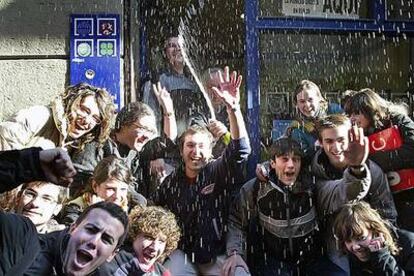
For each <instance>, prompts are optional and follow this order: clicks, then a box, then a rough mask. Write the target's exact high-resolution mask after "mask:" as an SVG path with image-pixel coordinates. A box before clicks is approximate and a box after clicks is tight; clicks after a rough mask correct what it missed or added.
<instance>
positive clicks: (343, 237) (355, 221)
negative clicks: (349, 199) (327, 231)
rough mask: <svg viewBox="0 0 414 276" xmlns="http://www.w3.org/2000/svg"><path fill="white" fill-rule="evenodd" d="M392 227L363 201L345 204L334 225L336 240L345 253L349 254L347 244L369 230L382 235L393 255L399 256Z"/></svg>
mask: <svg viewBox="0 0 414 276" xmlns="http://www.w3.org/2000/svg"><path fill="white" fill-rule="evenodd" d="M390 227H391V225H390V224H389V222H387V221H386V220H384V219H382V218H381V216H380V214H379V213H378V211H376V210H375V209H373V208H371V206H370V205H369V204H368V203H366V202H363V201H359V202H353V203H348V204H345V205H344V206H343V207H342V208H341V210H340V211H339V213H338V214H337V216H336V218H335V221H334V224H333V230H334V234H335V238H336V240H337V241H338V243H339V247H340V248H341V250H342V251H343V252H344V253H346V252H347V251H346V247H345V242H346V241H349V240H352V239H357V238H358V237H360V236H361V235H363V233H364V229H367V230H370V231H372V232H373V234H375V235H379V234H382V235H383V236H384V240H385V245H386V246H387V247H388V249H389V250H390V252H391V254H393V255H397V254H398V253H399V251H400V249H399V248H398V247H397V244H396V242H395V241H394V239H393V237H392V235H391V231H390Z"/></svg>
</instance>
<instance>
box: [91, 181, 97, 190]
mask: <svg viewBox="0 0 414 276" xmlns="http://www.w3.org/2000/svg"><path fill="white" fill-rule="evenodd" d="M91 186H92V191H93V192H94V193H96V189H97V188H98V184H97V183H96V181H95V180H94V179H92V183H91Z"/></svg>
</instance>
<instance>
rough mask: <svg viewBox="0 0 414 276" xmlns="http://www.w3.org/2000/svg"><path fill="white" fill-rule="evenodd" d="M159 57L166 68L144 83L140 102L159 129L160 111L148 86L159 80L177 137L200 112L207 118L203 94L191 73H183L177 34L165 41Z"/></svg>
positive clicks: (184, 70)
mask: <svg viewBox="0 0 414 276" xmlns="http://www.w3.org/2000/svg"><path fill="white" fill-rule="evenodd" d="M163 56H164V58H165V60H166V65H167V68H166V69H165V70H163V72H161V73H158V76H155V77H153V79H152V80H150V81H147V82H146V83H145V85H144V89H143V90H144V91H143V97H142V101H143V102H144V103H146V104H148V105H149V106H150V107H151V108H152V109H153V110H154V112H155V115H156V118H157V128H158V129H159V130H160V129H161V121H162V113H161V108H160V106H159V104H158V101H157V97H156V95H155V93H154V92H155V91H154V89H153V86H152V85H151V83H157V82H160V83H161V86H162V87H165V89H166V90H167V91H168V92H169V93H170V94H171V98H172V100H173V102H174V106H175V115H176V118H177V133H178V136H181V134H182V133H183V132H184V131H185V130H186V129H187V128H188V127H189V126H190V125H192V121H193V120H194V118H198V117H199V115H200V114H203V115H204V116H205V117H209V116H208V114H209V111H208V107H207V103H206V100H205V99H204V97H203V93H201V91H200V90H199V89H198V87H197V85H196V84H195V82H194V81H193V80H192V79H191V77H190V76H191V74H187V72H188V70H186V68H185V62H184V58H183V55H182V51H181V47H180V44H179V42H178V36H175V35H174V36H170V37H168V38H167V39H166V40H165V42H164V52H163Z"/></svg>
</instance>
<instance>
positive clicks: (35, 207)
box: [16, 182, 62, 230]
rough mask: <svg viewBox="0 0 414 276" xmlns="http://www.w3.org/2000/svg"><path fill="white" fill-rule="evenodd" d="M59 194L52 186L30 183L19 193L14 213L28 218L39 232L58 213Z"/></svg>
mask: <svg viewBox="0 0 414 276" xmlns="http://www.w3.org/2000/svg"><path fill="white" fill-rule="evenodd" d="M59 192H60V190H59V187H58V186H56V185H54V184H49V183H44V184H40V185H39V182H32V183H30V184H29V185H28V186H27V187H26V188H25V189H24V190H23V191H22V192H21V194H20V196H19V198H18V203H17V208H16V213H18V214H21V215H23V216H25V217H28V218H29V219H30V220H31V221H32V222H33V224H34V225H35V226H36V228H37V229H38V230H39V229H40V228H41V227H42V226H43V225H45V224H46V223H47V222H48V221H49V220H50V219H51V218H52V216H53V215H56V214H57V213H58V212H59V211H60V209H61V207H62V205H60V204H59V203H58V198H59Z"/></svg>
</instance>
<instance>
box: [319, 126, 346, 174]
mask: <svg viewBox="0 0 414 276" xmlns="http://www.w3.org/2000/svg"><path fill="white" fill-rule="evenodd" d="M349 129H350V127H349V126H348V125H340V126H337V127H334V128H326V129H323V130H322V132H321V133H320V137H321V144H322V147H323V150H324V152H325V154H326V155H327V156H328V159H329V161H330V163H331V164H332V165H333V166H334V167H335V168H340V169H342V168H344V167H345V166H346V165H347V164H346V161H345V154H344V152H345V151H346V150H347V149H348V145H349V138H348V132H349Z"/></svg>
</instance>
